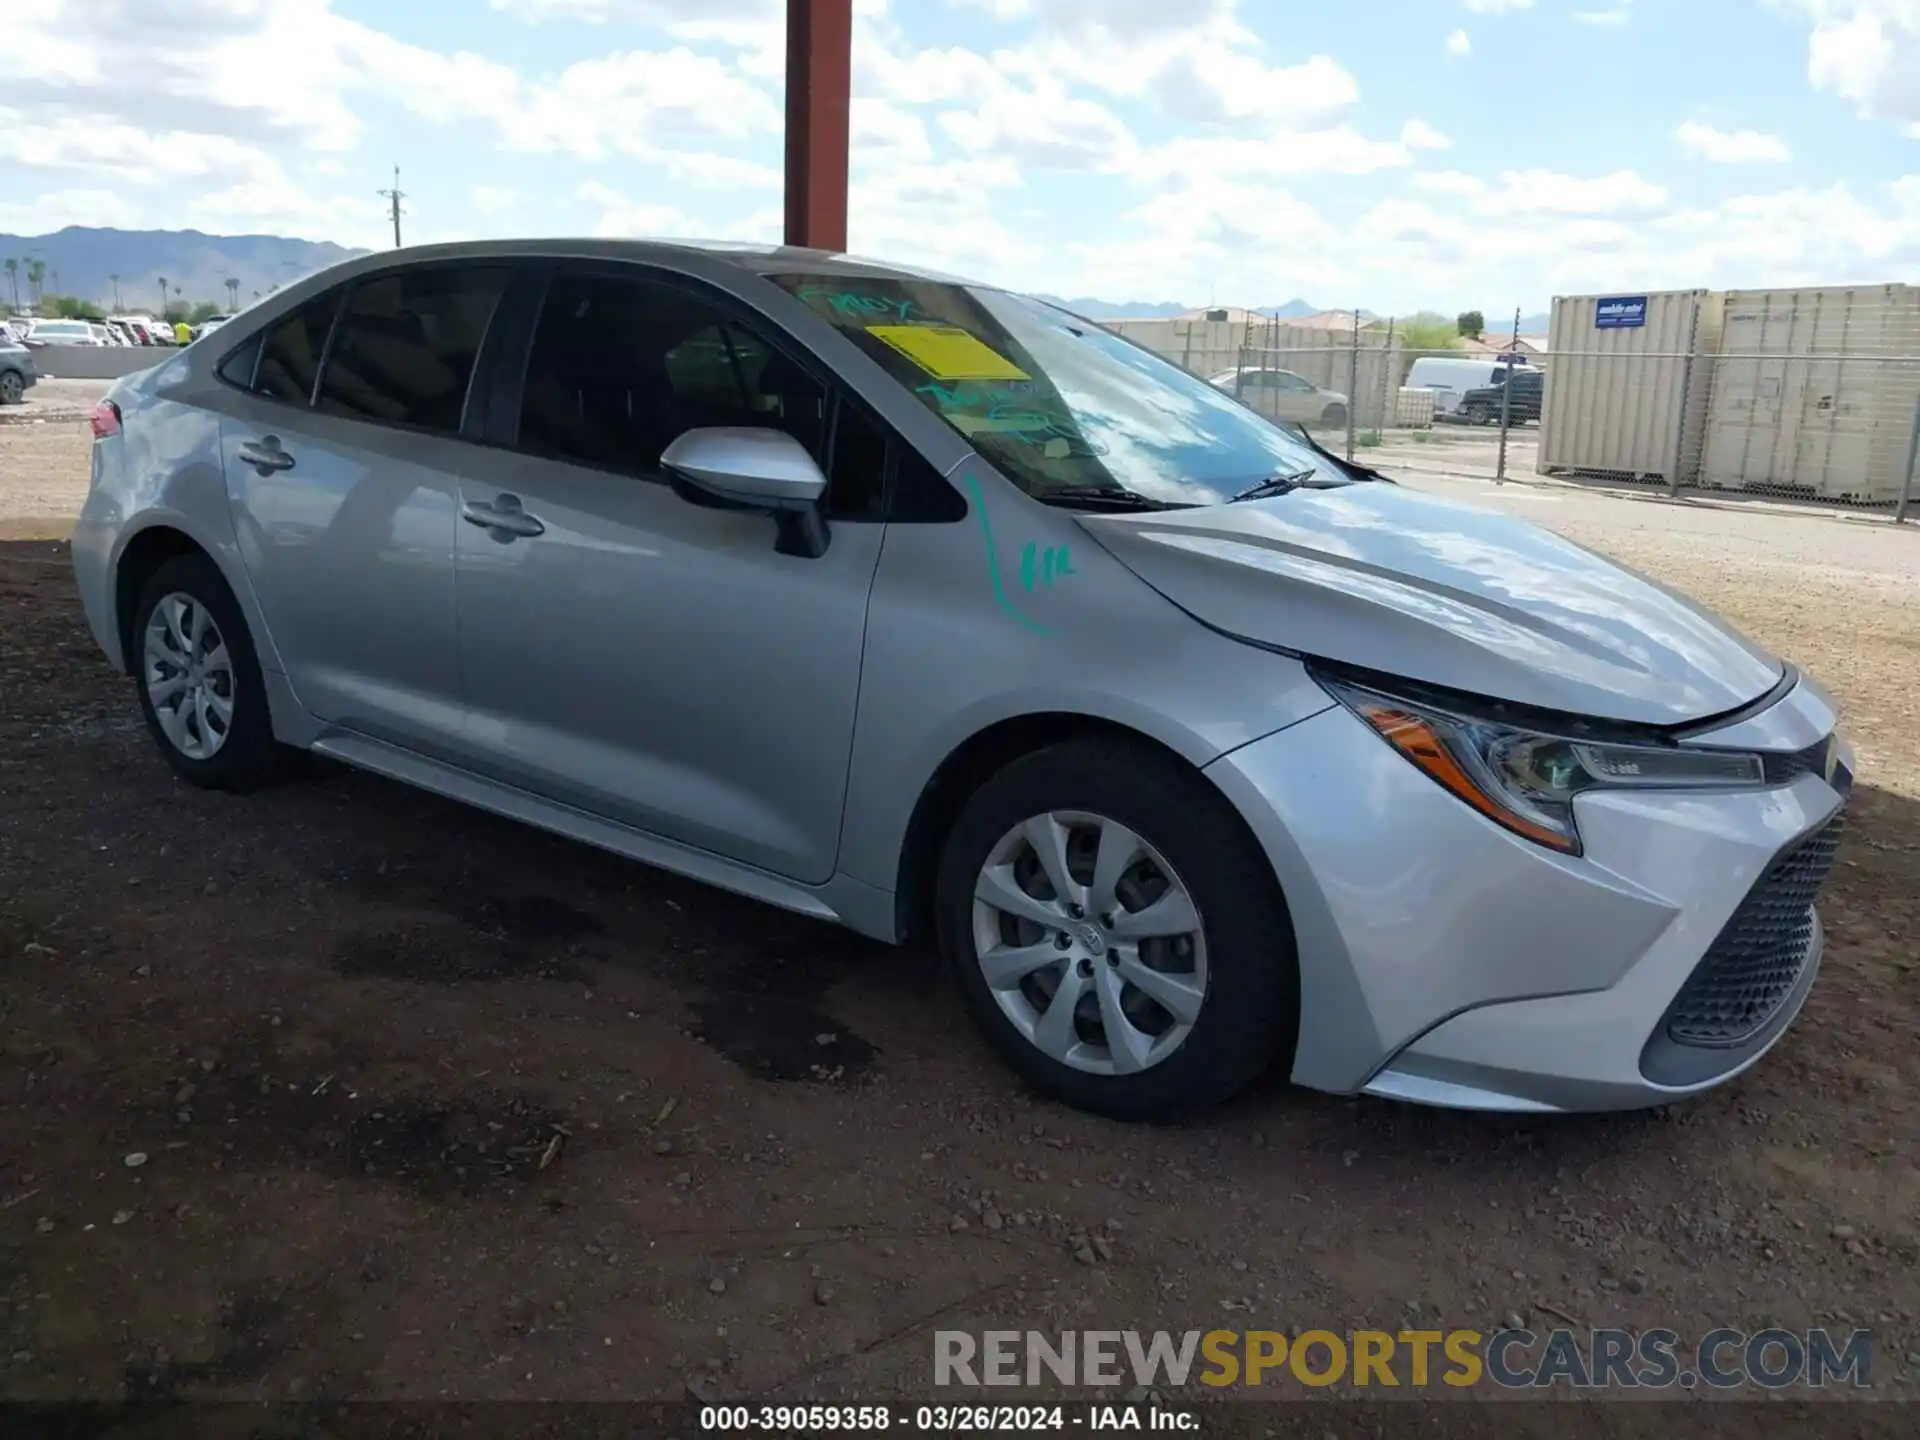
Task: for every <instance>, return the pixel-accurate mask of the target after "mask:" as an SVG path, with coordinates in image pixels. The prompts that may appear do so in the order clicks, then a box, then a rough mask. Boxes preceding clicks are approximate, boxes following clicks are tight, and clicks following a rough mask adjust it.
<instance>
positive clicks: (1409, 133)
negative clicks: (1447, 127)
mask: <svg viewBox="0 0 1920 1440" xmlns="http://www.w3.org/2000/svg"><path fill="white" fill-rule="evenodd" d="M1400 143H1401V144H1402V145H1404V146H1406V147H1407V148H1408V149H1409V150H1451V149H1452V148H1453V141H1452V140H1450V139H1448V138H1447V137H1446V136H1445V135H1443V134H1441V133H1440V132H1439V131H1438V130H1436V129H1434V127H1433V126H1431V125H1429V124H1428V123H1427V122H1426V121H1424V120H1409V121H1407V123H1406V124H1404V125H1402V126H1401V127H1400Z"/></svg>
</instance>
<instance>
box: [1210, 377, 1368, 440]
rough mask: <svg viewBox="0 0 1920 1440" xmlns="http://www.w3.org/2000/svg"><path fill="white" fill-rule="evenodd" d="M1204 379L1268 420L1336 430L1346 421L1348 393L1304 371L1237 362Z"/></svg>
mask: <svg viewBox="0 0 1920 1440" xmlns="http://www.w3.org/2000/svg"><path fill="white" fill-rule="evenodd" d="M1207 383H1208V384H1209V385H1212V386H1213V387H1214V388H1215V389H1216V390H1224V391H1226V392H1227V393H1228V394H1229V395H1232V396H1233V397H1235V398H1236V399H1238V400H1239V401H1240V402H1241V403H1242V404H1244V405H1246V406H1247V407H1248V408H1249V409H1252V410H1257V411H1259V412H1260V414H1262V415H1265V416H1266V417H1267V418H1269V419H1271V420H1291V421H1293V422H1294V423H1295V424H1296V425H1316V426H1320V427H1322V428H1324V429H1329V430H1338V429H1341V428H1343V427H1344V426H1345V425H1346V423H1347V397H1346V396H1345V395H1342V394H1341V393H1340V392H1339V391H1338V390H1326V389H1322V388H1321V387H1320V386H1318V385H1316V384H1314V383H1313V382H1312V381H1311V380H1309V379H1307V378H1306V376H1304V375H1296V374H1294V373H1293V371H1291V370H1278V369H1275V368H1274V367H1273V366H1270V365H1240V366H1236V367H1235V368H1234V369H1232V370H1223V371H1221V372H1220V373H1219V374H1218V375H1214V376H1211V377H1209V379H1208V381H1207Z"/></svg>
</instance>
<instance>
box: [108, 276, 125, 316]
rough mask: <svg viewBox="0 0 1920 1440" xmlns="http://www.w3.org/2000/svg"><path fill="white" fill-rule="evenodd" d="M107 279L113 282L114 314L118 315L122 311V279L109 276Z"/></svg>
mask: <svg viewBox="0 0 1920 1440" xmlns="http://www.w3.org/2000/svg"><path fill="white" fill-rule="evenodd" d="M107 278H108V279H109V280H111V281H113V313H114V314H116V315H118V314H119V313H120V311H121V309H122V306H121V304H120V277H119V276H118V275H109V276H108V277H107Z"/></svg>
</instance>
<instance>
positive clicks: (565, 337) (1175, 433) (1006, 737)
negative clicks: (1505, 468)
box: [73, 241, 1852, 1116]
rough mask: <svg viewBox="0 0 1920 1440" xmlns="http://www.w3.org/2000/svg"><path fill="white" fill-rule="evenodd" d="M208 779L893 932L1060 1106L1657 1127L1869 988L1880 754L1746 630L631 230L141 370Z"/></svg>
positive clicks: (1115, 356)
mask: <svg viewBox="0 0 1920 1440" xmlns="http://www.w3.org/2000/svg"><path fill="white" fill-rule="evenodd" d="M93 432H94V437H95V439H94V449H93V484H92V492H91V494H90V496H89V498H88V500H87V503H86V507H85V512H84V514H83V516H82V518H81V521H80V524H79V528H78V530H77V531H76V533H75V536H74V543H73V564H74V570H75V575H76V578H77V580H78V583H79V589H80V595H81V599H82V601H83V603H84V606H85V610H86V614H87V618H88V621H89V623H90V625H91V627H92V630H93V633H94V636H95V638H96V639H97V640H98V642H99V645H100V648H101V649H102V650H103V651H104V652H105V654H106V656H107V658H108V659H109V660H110V661H111V662H112V663H113V664H114V665H116V666H118V667H120V668H121V669H123V670H125V671H126V673H127V674H128V675H129V676H130V677H131V678H132V690H133V698H134V699H136V700H137V702H138V704H139V706H140V708H141V711H142V713H143V714H144V716H145V718H146V722H147V724H148V727H149V728H150V730H151V732H152V735H153V738H154V741H155V743H156V745H157V746H158V748H159V751H160V753H161V755H163V756H164V757H165V759H166V760H167V761H168V763H170V764H171V765H172V766H173V767H174V768H175V769H176V770H177V771H178V772H179V773H180V774H181V775H182V776H184V777H185V778H186V779H187V780H189V781H191V782H193V783H195V784H198V785H205V786H213V787H219V788H224V789H230V790H244V789H248V788H251V787H255V786H258V785H261V784H263V783H265V782H267V781H269V780H271V779H273V778H275V777H276V776H278V775H280V774H281V773H283V771H284V769H285V766H286V761H287V760H288V758H289V757H290V756H294V755H297V754H298V753H299V752H302V751H311V752H317V753H319V754H322V755H327V756H331V757H334V758H335V759H337V760H340V761H343V762H345V763H347V764H349V765H355V766H359V767H362V768H364V769H367V770H371V771H374V772H377V773H379V774H382V775H386V776H389V777H392V778H394V779H396V780H400V781H403V782H406V783H408V784H412V785H418V786H421V787H424V788H426V789H429V790H433V791H436V792H438V793H440V794H442V795H447V796H451V797H453V798H455V799H458V800H461V801H464V802H466V803H468V804H472V805H476V806H479V807H482V808H485V809H488V810H492V811H495V812H498V813H501V814H505V815H509V816H513V817H516V818H518V819H521V820H524V821H526V822H528V823H530V824H534V825H539V826H543V827H545V828H547V829H549V830H553V831H557V832H559V833H561V834H564V835H569V836H572V837H574V838H576V839H579V840H581V841H585V842H587V843H590V844H594V845H599V846H603V847H605V848H607V849H609V850H613V851H617V852H619V853H620V854H622V855H626V856H630V857H632V858H633V859H635V860H638V861H643V862H646V863H648V864H652V865H657V866H661V867H664V868H667V869H669V870H674V871H678V872H680V873H682V874H685V875H690V876H694V877H697V878H699V879H701V880H704V881H708V882H711V883H712V884H715V885H718V886H723V887H725V888H728V889H730V890H733V891H736V892H738V893H739V894H741V895H744V896H748V897H751V898H753V899H756V900H759V901H762V902H765V903H768V904H773V905H778V906H784V907H787V908H788V909H791V910H795V911H799V912H801V913H803V914H807V915H812V916H817V917H820V918H822V919H828V920H834V921H838V922H840V923H842V924H845V925H848V926H851V927H852V928H854V929H855V930H858V931H860V932H862V933H864V934H867V935H870V936H874V937H877V938H879V939H881V940H885V941H889V942H906V941H908V940H911V939H913V938H914V937H916V936H923V935H924V936H931V937H934V938H936V939H937V941H938V944H939V946H940V948H941V949H942V950H943V951H944V953H945V955H946V957H947V959H948V961H949V963H950V964H951V966H952V969H953V973H954V975H955V976H956V978H957V980H958V989H959V992H960V994H961V996H962V998H963V999H964V1002H965V1004H966V1006H967V1008H968V1009H969V1010H970V1012H971V1013H972V1015H973V1017H974V1019H975V1020H976V1021H977V1022H978V1023H979V1025H980V1027H981V1028H982V1030H983V1032H984V1034H985V1036H986V1038H987V1039H988V1041H990V1042H991V1044H992V1045H993V1046H994V1047H995V1049H997V1051H998V1052H999V1053H1000V1054H1001V1055H1002V1056H1004V1057H1005V1059H1006V1060H1007V1061H1008V1062H1009V1063H1010V1064H1011V1065H1012V1066H1013V1067H1014V1068H1015V1069H1016V1070H1018V1071H1019V1072H1020V1074H1021V1075H1023V1076H1024V1077H1025V1078H1026V1079H1027V1080H1028V1081H1029V1082H1030V1083H1031V1084H1033V1085H1034V1086H1036V1087H1037V1088H1039V1089H1040V1090H1042V1091H1044V1092H1046V1093H1048V1094H1051V1095H1054V1096H1057V1097H1060V1098H1062V1099H1064V1100H1066V1101H1068V1102H1070V1103H1073V1104H1076V1105H1080V1106H1085V1107H1087V1108H1090V1109H1094V1110H1098V1111H1102V1112H1105V1113H1109V1114H1115V1115H1123V1116H1148V1115H1168V1114H1177V1113H1181V1112H1185V1111H1190V1110H1192V1109H1194V1108H1195V1107H1198V1106H1201V1105H1204V1104H1206V1103H1208V1102H1212V1101H1217V1100H1219V1099H1220V1098H1222V1097H1224V1096H1226V1095H1228V1094H1231V1093H1232V1092H1234V1091H1235V1090H1237V1089H1238V1088H1240V1087H1241V1086H1243V1085H1245V1084H1246V1083H1247V1082H1248V1081H1249V1080H1251V1079H1252V1078H1253V1077H1254V1076H1255V1075H1257V1074H1258V1073H1260V1072H1261V1071H1262V1070H1263V1069H1265V1068H1266V1067H1268V1066H1270V1065H1277V1066H1278V1067H1280V1069H1281V1070H1282V1071H1283V1072H1284V1073H1285V1074H1287V1075H1289V1076H1291V1077H1292V1079H1293V1080H1294V1081H1296V1082H1298V1083H1299V1084H1302V1085H1305V1086H1311V1087H1315V1088H1318V1089H1322V1090H1327V1091H1334V1092H1339V1093H1349V1094H1350V1093H1356V1092H1366V1093H1371V1094H1375V1095H1383V1096H1393V1097H1399V1098H1401V1099H1406V1100H1414V1101H1423V1102H1429V1103H1436V1104H1445V1105H1457V1106H1469V1107H1479V1108H1488V1109H1504V1110H1561V1109H1575V1108H1593V1107H1625V1106H1638V1105H1646V1104H1653V1103H1660V1102H1664V1101H1668V1100H1672V1099H1674V1098H1677V1097H1681V1096H1685V1095H1689V1094H1692V1093H1695V1092H1697V1091H1700V1090H1702V1089H1704V1088H1706V1087H1708V1086H1711V1085H1714V1084H1716V1083H1718V1082H1720V1081H1724V1080H1725V1079H1727V1078H1728V1077H1729V1076H1732V1075H1734V1074H1737V1073H1738V1072H1740V1071H1741V1070H1743V1069H1745V1068H1746V1067H1747V1066H1749V1065H1752V1064H1753V1063H1755V1062H1756V1061H1757V1060H1758V1059H1759V1058H1760V1056H1761V1055H1762V1054H1763V1053H1764V1052H1765V1051H1766V1050H1767V1049H1768V1047H1770V1046H1771V1045H1772V1044H1773V1043H1774V1042H1775V1041H1776V1040H1777V1039H1778V1037H1779V1036H1780V1034H1781V1033H1782V1031H1783V1030H1784V1029H1785V1027H1786V1026H1787V1025H1788V1024H1789V1023H1790V1022H1791V1021H1792V1019H1793V1017H1794V1016H1795V1014H1796V1013H1797V1012H1798V1011H1799V1009H1800V1008H1801V1005H1802V1003H1803V1002H1804V1000H1805V998H1806V996H1807V993H1808V989H1809V987H1810V986H1811V985H1812V984H1813V982H1814V978H1815V974H1816V972H1817V970H1818V967H1819V959H1820V953H1821V932H1820V926H1819V921H1818V919H1817V917H1816V914H1815V911H1814V908H1813V902H1814V897H1815V892H1816V891H1817V889H1818V888H1819V886H1820V884H1821V882H1822V880H1823V879H1824V878H1825V876H1826V873H1827V870H1828V868H1829V867H1830V866H1831V864H1832V862H1833V853H1834V846H1835V843H1836V840H1837V836H1838V831H1839V826H1840V817H1841V813H1842V810H1843V807H1844V805H1845V802H1846V799H1847V796H1848V793H1849V789H1850V786H1851V782H1852V758H1851V754H1850V752H1849V751H1848V749H1847V747H1846V746H1845V744H1844V743H1843V742H1841V741H1840V740H1839V739H1838V738H1837V737H1836V734H1835V716H1834V711H1833V707H1832V705H1831V704H1830V702H1829V700H1828V699H1827V697H1826V696H1825V694H1824V693H1823V692H1822V691H1821V690H1820V689H1819V688H1818V687H1817V686H1816V685H1815V684H1814V683H1813V682H1812V681H1810V680H1808V679H1807V678H1805V677H1803V676H1802V675H1800V674H1799V673H1798V672H1797V671H1796V670H1794V669H1793V668H1792V667H1791V666H1788V665H1786V664H1783V663H1782V662H1781V661H1779V660H1777V659H1775V658H1774V657H1772V656H1770V655H1767V654H1765V653H1763V652H1761V651H1760V650H1759V649H1757V648H1756V647H1755V646H1753V645H1752V644H1750V643H1749V642H1748V641H1746V640H1745V639H1743V638H1742V637H1740V636H1739V635H1737V634H1735V633H1734V632H1733V631H1732V630H1730V629H1729V628H1728V627H1727V626H1726V625H1724V624H1723V623H1721V622H1720V621H1718V620H1717V619H1715V618H1714V617H1713V616H1711V615H1709V614H1707V613H1706V612H1704V611H1703V610H1702V609H1700V608H1699V607H1697V606H1695V605H1693V604H1692V603H1690V602H1688V601H1687V600H1685V599H1683V598H1681V597H1680V596H1678V595H1675V594H1673V593H1671V592H1669V591H1666V590H1664V589H1661V588H1659V587H1657V586H1655V585H1653V584H1650V583H1649V582H1647V581H1645V580H1643V579H1641V578H1639V577H1638V576H1636V575H1633V574H1630V573H1628V572H1626V571H1624V570H1622V569H1620V568H1618V567H1617V566H1615V565H1613V564H1611V563H1609V562H1607V561H1606V560H1603V559H1601V558H1600V557H1598V556H1596V555H1594V554H1592V553H1590V552H1588V551H1586V550H1583V549H1581V548H1580V547H1578V546H1576V545H1573V544H1570V543H1569V542H1567V541H1565V540H1561V539H1559V538H1557V537H1556V536H1554V535H1552V534H1549V533H1547V532H1546V531H1543V530H1540V529H1537V528H1535V527H1534V526H1531V525H1529V524H1526V523H1524V522H1522V521H1519V520H1515V519H1510V518H1506V517H1504V516H1499V515H1493V514H1487V513H1483V512H1481V511H1478V510H1475V509H1471V508H1466V507H1462V506H1457V505H1451V504H1446V503H1443V502H1441V501H1439V500H1435V499H1430V498H1427V497H1424V496H1421V495H1417V494H1413V493H1410V492H1408V491H1406V490H1403V489H1401V488H1399V487H1398V486H1396V485H1393V484H1391V483H1388V482H1385V481H1382V480H1381V479H1380V478H1379V477H1377V476H1375V475H1373V474H1372V473H1371V472H1369V471H1365V470H1361V469H1357V468H1355V467H1352V466H1349V465H1347V464H1345V463H1343V462H1342V461H1340V460H1339V459H1337V458H1335V457H1334V456H1333V455H1332V454H1330V453H1329V452H1328V451H1326V450H1325V449H1323V448H1321V447H1319V446H1318V445H1317V444H1316V443H1315V442H1314V441H1313V440H1312V439H1311V438H1309V437H1308V436H1307V435H1306V434H1305V433H1303V432H1301V431H1298V430H1294V429H1289V428H1287V427H1283V426H1279V425H1276V424H1274V423H1272V422H1271V421H1269V420H1268V419H1266V418H1264V417H1262V416H1261V415H1259V414H1257V413H1255V412H1254V411H1253V410H1251V409H1249V408H1247V407H1246V406H1243V405H1241V404H1240V403H1238V402H1236V401H1235V399H1234V398H1233V397H1232V396H1231V395H1227V394H1223V393H1222V392H1221V391H1220V390H1219V389H1218V388H1216V387H1214V386H1211V385H1209V384H1207V383H1205V382H1204V381H1201V380H1198V379H1195V378H1193V377H1191V376H1189V375H1187V374H1185V373H1183V372H1182V371H1180V370H1179V369H1177V368H1176V367H1174V366H1171V365H1169V364H1167V363H1165V362H1163V361H1161V360H1159V359H1157V358H1156V357H1154V356H1153V355H1151V354H1149V353H1147V352H1146V351H1144V350H1142V349H1140V348H1138V347H1136V346H1134V345H1132V344H1130V343H1129V342H1127V341H1125V340H1123V339H1121V338H1119V337H1117V336H1114V335H1112V334H1110V333H1109V332H1107V331H1105V330H1103V329H1102V328H1101V327H1099V326H1098V325H1094V324H1091V323H1089V322H1086V321H1084V320H1082V319H1080V318H1079V317H1077V316H1075V315H1072V314H1069V313H1067V312H1065V311H1063V310H1061V309H1058V308H1056V307H1054V306H1052V305H1049V304H1046V303H1043V302H1041V301H1038V300H1035V299H1030V298H1027V297H1025V296H1022V295H1018V294H1014V293H1010V292H1007V291H1004V290H999V289H995V288H992V287H988V286H982V285H974V284H968V283H966V282H963V281H958V280H953V279H948V278H944V277H940V276H934V275H928V274H924V273H920V272H916V271H911V270H907V269H903V268H899V267H894V266H887V265H880V264H874V263H869V262H864V261H858V260H853V259H850V258H847V257H844V256H835V255H826V254H819V253H814V252H809V251H797V250H786V249H765V250H748V249H740V248H733V249H726V250H719V249H714V250H707V249H701V248H698V247H692V246H681V245H664V244H662V245H653V244H637V243H626V242H588V241H582V242H523V243H502V244H474V245H459V246H448V247H427V248H421V249H414V250H407V251H404V252H400V253H399V254H387V255H376V256H368V257H364V258H361V259H357V260H353V261H349V262H347V263H345V264H344V265H341V266H338V267H336V268H334V269H331V270H328V271H325V272H322V273H320V274H317V275H314V276H312V277H310V278H308V279H307V280H305V281H303V282H301V283H300V284H298V285H295V286H292V287H290V288H289V289H288V290H287V291H285V292H283V293H282V294H279V295H276V296H275V297H273V298H272V300H270V301H268V302H265V303H263V304H260V305H257V306H255V307H254V308H253V309H251V310H249V311H248V312H246V313H245V314H244V315H241V316H237V317H235V318H234V319H233V320H232V321H230V322H228V323H227V324H226V326H225V327H224V328H223V329H221V330H220V332H219V333H218V334H217V335H213V336H209V337H207V340H206V342H205V343H202V344H197V345H194V346H192V347H190V348H188V349H187V350H185V351H183V352H182V353H180V354H178V355H177V356H175V357H173V358H171V359H169V360H167V361H166V362H165V363H163V364H161V365H159V366H157V367H156V368H154V369H152V370H149V371H146V372H143V373H142V374H140V375H136V376H130V377H128V378H127V379H125V380H122V381H120V382H118V383H117V384H116V385H115V386H114V388H113V390H112V392H111V393H110V395H109V396H108V398H107V399H106V401H104V402H103V403H102V404H101V405H100V407H99V408H98V410H96V412H95V414H94V417H93Z"/></svg>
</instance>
